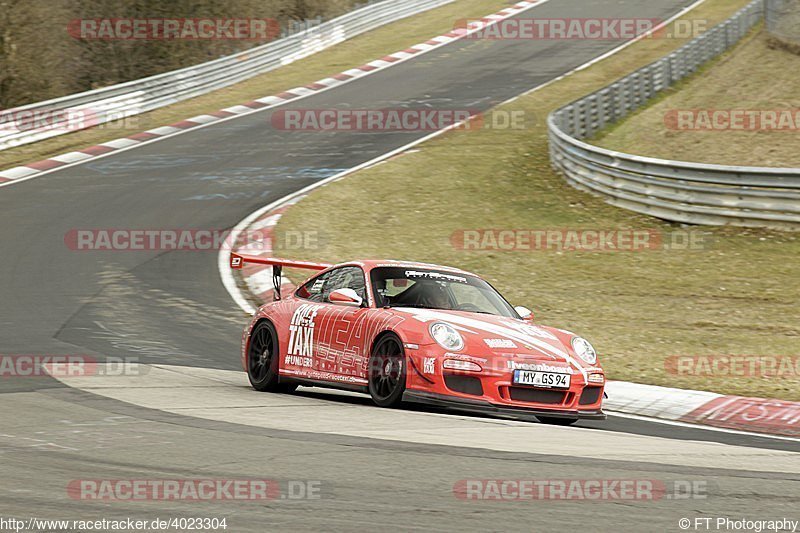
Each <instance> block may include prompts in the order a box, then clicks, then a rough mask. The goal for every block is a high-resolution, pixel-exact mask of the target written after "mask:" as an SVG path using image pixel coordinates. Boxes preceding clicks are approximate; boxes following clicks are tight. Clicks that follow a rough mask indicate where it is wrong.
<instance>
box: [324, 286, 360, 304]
mask: <svg viewBox="0 0 800 533" xmlns="http://www.w3.org/2000/svg"><path fill="white" fill-rule="evenodd" d="M328 301H329V302H330V303H332V304H339V305H349V306H351V307H361V304H362V302H363V301H364V300H363V299H362V298H361V296H359V295H358V294H357V293H356V291H354V290H353V289H336V290H335V291H332V292H331V293H330V294H329V295H328Z"/></svg>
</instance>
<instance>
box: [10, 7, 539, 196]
mask: <svg viewBox="0 0 800 533" xmlns="http://www.w3.org/2000/svg"><path fill="white" fill-rule="evenodd" d="M547 1H548V0H526V1H522V2H517V3H516V4H514V5H513V6H511V7H507V8H505V9H503V10H501V11H498V12H497V13H494V14H492V15H488V16H486V17H483V18H482V19H479V20H475V21H470V22H469V24H468V25H467V27H466V28H456V29H454V30H452V31H450V32H448V33H445V34H444V35H439V36H437V37H434V38H432V39H429V40H427V41H425V42H424V43H419V44H416V45H414V46H411V47H409V48H406V49H405V50H401V51H399V52H395V53H393V54H389V55H387V56H384V57H382V58H380V59H376V60H375V61H371V62H369V63H366V64H364V65H361V66H360V67H356V68H351V69H349V70H345V71H344V72H341V73H339V74H337V75H335V76H331V77H328V78H323V79H321V80H318V81H316V82H314V83H310V84H308V85H305V86H303V87H295V88H293V89H289V90H288V91H284V92H282V93H279V94H276V95H272V96H265V97H263V98H258V99H256V100H252V101H250V102H246V103H244V104H240V105H235V106H231V107H227V108H225V109H221V110H219V111H216V112H213V113H208V114H204V115H198V116H196V117H192V118H188V119H186V120H181V121H180V122H176V123H174V124H170V125H168V126H161V127H159V128H154V129H151V130H147V131H144V132H141V133H137V134H135V135H131V136H128V137H122V138H119V139H114V140H112V141H108V142H104V143H101V144H98V145H95V146H90V147H88V148H84V149H82V150H77V151H75V152H68V153H66V154H61V155H58V156H54V157H51V158H49V159H44V160H42V161H36V162H34V163H28V164H26V165H22V166H18V167H14V168H10V169H7V170H3V171H0V184H3V183H8V182H12V181H15V180H20V179H30V178H32V177H36V176H38V175H39V174H42V173H44V172H49V171H52V170H55V169H58V168H61V167H65V166H70V165H74V164H79V163H84V162H86V161H88V160H90V159H94V158H98V157H103V156H106V155H108V154H111V153H113V152H116V151H118V150H122V149H130V148H132V147H135V146H139V145H141V144H144V143H147V142H151V141H154V140H158V139H163V138H166V137H171V136H173V135H177V134H180V133H184V132H186V131H189V130H192V129H195V128H200V127H204V126H208V125H210V124H213V123H214V122H217V121H220V120H224V119H228V118H232V117H236V116H240V115H245V114H249V113H253V112H256V111H262V110H264V109H266V108H270V107H277V106H280V105H283V104H285V103H287V102H291V101H294V100H298V99H300V98H305V97H307V96H311V95H313V94H317V93H319V92H322V91H325V90H328V89H331V88H333V87H338V86H339V85H343V84H345V83H348V82H350V81H353V80H355V79H358V78H362V77H364V76H367V75H369V74H372V73H374V72H377V71H380V70H383V69H385V68H389V67H391V66H393V65H396V64H398V63H401V62H403V61H407V60H409V59H412V58H414V57H417V56H419V55H422V54H424V53H426V52H430V51H431V50H435V49H437V48H439V47H441V46H445V45H447V44H449V43H452V42H453V41H457V40H459V39H462V38H464V37H466V36H468V35H470V34H473V33H475V32H477V31H479V30H480V29H482V28H485V27H486V26H487V25H491V24H495V23H497V22H499V21H501V20H504V19H507V18H509V17H512V16H514V15H517V14H519V13H521V12H523V11H525V10H527V9H530V8H532V7H534V6H536V5H540V4H544V3H545V2H547Z"/></svg>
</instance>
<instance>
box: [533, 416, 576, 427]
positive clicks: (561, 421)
mask: <svg viewBox="0 0 800 533" xmlns="http://www.w3.org/2000/svg"><path fill="white" fill-rule="evenodd" d="M536 420H538V421H539V422H541V423H542V424H549V425H551V426H571V425H572V424H574V423H575V422H577V421H578V419H577V418H562V417H559V416H537V417H536Z"/></svg>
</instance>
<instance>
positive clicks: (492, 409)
mask: <svg viewBox="0 0 800 533" xmlns="http://www.w3.org/2000/svg"><path fill="white" fill-rule="evenodd" d="M403 401H406V402H409V403H423V404H426V405H432V406H434V407H444V408H447V409H454V410H458V411H468V412H470V413H479V414H487V415H494V416H502V417H513V418H518V419H532V418H533V417H537V416H548V417H553V418H570V419H574V418H577V419H579V420H605V419H606V414H605V413H604V412H603V410H602V409H597V410H585V411H584V410H577V411H576V410H565V409H558V410H556V409H541V408H528V407H510V406H506V405H496V404H493V403H490V402H486V401H483V400H471V399H467V398H458V397H453V396H447V395H444V394H436V393H433V392H423V391H416V390H407V391H406V392H405V393H404V394H403Z"/></svg>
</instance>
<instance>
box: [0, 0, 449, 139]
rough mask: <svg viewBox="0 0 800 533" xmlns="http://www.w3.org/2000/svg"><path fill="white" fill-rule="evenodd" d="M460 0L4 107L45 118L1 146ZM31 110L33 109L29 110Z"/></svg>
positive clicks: (190, 90) (202, 88)
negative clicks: (67, 94) (120, 81)
mask: <svg viewBox="0 0 800 533" xmlns="http://www.w3.org/2000/svg"><path fill="white" fill-rule="evenodd" d="M453 1H454V0H383V1H379V2H374V3H370V4H369V5H366V6H364V7H361V8H358V9H355V10H354V11H351V12H349V13H346V14H344V15H342V16H340V17H337V18H335V19H332V20H330V21H328V22H323V23H321V24H319V25H317V26H314V27H311V28H307V29H305V30H303V31H300V32H297V33H293V34H291V35H289V36H286V37H284V38H282V39H279V40H276V41H273V42H270V43H267V44H265V45H261V46H257V47H254V48H251V49H249V50H245V51H243V52H239V53H236V54H233V55H230V56H226V57H222V58H219V59H216V60H213V61H209V62H207V63H202V64H200V65H195V66H191V67H187V68H183V69H179V70H174V71H171V72H166V73H163V74H159V75H156V76H150V77H148V78H143V79H139V80H133V81H129V82H125V83H120V84H117V85H112V86H109V87H104V88H101V89H96V90H92V91H87V92H83V93H77V94H72V95H69V96H64V97H61V98H55V99H52V100H47V101H44V102H37V103H35V104H29V105H26V106H21V107H16V108H14V109H9V110H6V111H4V112H3V115H6V116H9V117H12V120H14V121H16V122H17V124H18V123H19V121H18V120H16V118H14V117H27V116H31V117H36V116H40V117H44V119H43V120H42V121H41V122H40V123H41V124H43V125H42V126H38V127H27V126H28V125H31V124H32V123H31V122H28V121H27V120H26V121H25V124H26V126H23V127H22V128H21V129H18V128H16V127H13V126H14V122H12V121H9V122H5V123H4V124H0V150H5V149H7V148H11V147H14V146H19V145H21V144H27V143H32V142H36V141H40V140H43V139H47V138H50V137H54V136H57V135H63V134H65V133H71V132H73V131H75V130H77V129H83V128H84V127H90V126H95V125H98V124H103V123H105V122H110V121H113V120H119V119H123V118H127V117H130V116H134V115H138V114H140V113H145V112H147V111H152V110H154V109H158V108H159V107H163V106H166V105H170V104H174V103H176V102H180V101H182V100H186V99H188V98H194V97H196V96H200V95H202V94H206V93H208V92H211V91H214V90H217V89H221V88H223V87H227V86H229V85H232V84H234V83H237V82H240V81H243V80H246V79H248V78H252V77H253V76H257V75H259V74H263V73H265V72H268V71H270V70H273V69H276V68H278V67H281V66H283V65H287V64H289V63H292V62H294V61H297V60H298V59H301V58H303V57H306V56H309V55H311V54H313V53H315V52H318V51H320V50H323V49H325V48H328V47H330V46H333V45H335V44H337V43H340V42H342V41H345V40H347V39H350V38H352V37H355V36H356V35H359V34H361V33H365V32H367V31H370V30H373V29H375V28H377V27H379V26H382V25H384V24H388V23H390V22H394V21H397V20H400V19H403V18H405V17H409V16H411V15H415V14H417V13H421V12H423V11H426V10H429V9H432V8H435V7H438V6H442V5H445V4H449V3H451V2H453ZM27 112H29V113H30V114H28V113H27Z"/></svg>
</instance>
